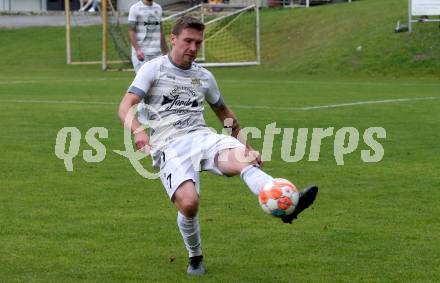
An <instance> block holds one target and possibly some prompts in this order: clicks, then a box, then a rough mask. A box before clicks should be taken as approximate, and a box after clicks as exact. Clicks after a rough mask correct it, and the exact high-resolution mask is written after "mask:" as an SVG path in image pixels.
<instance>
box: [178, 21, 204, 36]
mask: <svg viewBox="0 0 440 283" xmlns="http://www.w3.org/2000/svg"><path fill="white" fill-rule="evenodd" d="M186 28H193V29H196V30H198V31H204V30H205V25H204V24H203V23H202V22H201V21H200V20H199V19H197V18H194V17H191V16H183V17H181V18H179V19H178V20H177V21H176V23H175V24H174V27H173V30H172V31H171V33H172V34H174V35H176V36H178V35H179V34H180V33H181V32H182V30H184V29H186Z"/></svg>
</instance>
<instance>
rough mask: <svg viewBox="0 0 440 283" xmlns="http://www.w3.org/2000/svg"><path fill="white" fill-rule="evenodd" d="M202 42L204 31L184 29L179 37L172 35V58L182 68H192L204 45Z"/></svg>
mask: <svg viewBox="0 0 440 283" xmlns="http://www.w3.org/2000/svg"><path fill="white" fill-rule="evenodd" d="M202 41H203V31H199V30H196V29H193V28H186V29H183V30H182V32H181V33H180V34H179V35H178V36H176V35H174V34H171V38H170V42H171V46H172V50H171V58H172V59H173V61H174V62H175V63H176V64H178V65H180V66H182V67H189V66H191V64H192V62H193V61H194V60H195V59H196V58H197V52H198V51H199V48H200V46H201V45H202Z"/></svg>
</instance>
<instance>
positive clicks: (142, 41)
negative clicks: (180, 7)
mask: <svg viewBox="0 0 440 283" xmlns="http://www.w3.org/2000/svg"><path fill="white" fill-rule="evenodd" d="M161 20H162V7H161V6H160V5H159V4H157V3H155V2H153V4H152V5H145V4H144V2H142V0H141V1H139V2H137V3H136V4H133V5H132V6H131V7H130V12H129V14H128V22H129V23H131V24H135V25H136V36H137V44H138V46H139V48H140V49H141V50H142V52H143V53H144V54H145V55H160V54H161V49H160V22H161ZM132 52H134V48H133V47H132Z"/></svg>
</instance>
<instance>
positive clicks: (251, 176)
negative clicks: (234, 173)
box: [240, 165, 273, 196]
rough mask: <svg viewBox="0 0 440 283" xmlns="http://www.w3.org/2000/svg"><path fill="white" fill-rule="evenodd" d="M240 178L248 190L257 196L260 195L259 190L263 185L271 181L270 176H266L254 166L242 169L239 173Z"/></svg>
mask: <svg viewBox="0 0 440 283" xmlns="http://www.w3.org/2000/svg"><path fill="white" fill-rule="evenodd" d="M240 177H241V178H242V179H243V181H244V182H245V183H246V185H247V186H248V187H249V189H251V191H252V192H253V193H254V194H256V195H257V196H258V195H260V190H261V189H262V188H263V187H264V185H265V184H266V183H267V182H269V181H272V180H273V178H272V176H269V175H267V174H266V173H264V172H263V171H262V170H261V169H260V168H259V167H258V166H255V165H249V166H247V167H246V168H244V169H243V170H242V171H241V173H240Z"/></svg>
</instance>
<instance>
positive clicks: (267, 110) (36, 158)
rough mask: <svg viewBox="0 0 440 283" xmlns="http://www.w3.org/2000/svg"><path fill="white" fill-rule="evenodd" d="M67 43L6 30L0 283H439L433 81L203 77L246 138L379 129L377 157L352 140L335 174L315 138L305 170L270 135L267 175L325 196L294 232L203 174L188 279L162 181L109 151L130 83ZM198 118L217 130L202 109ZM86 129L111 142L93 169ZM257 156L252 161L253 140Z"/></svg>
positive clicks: (52, 32)
mask: <svg viewBox="0 0 440 283" xmlns="http://www.w3.org/2000/svg"><path fill="white" fill-rule="evenodd" d="M361 2H363V1H361ZM365 2H369V1H365ZM373 2H374V1H373ZM359 4H360V3H359ZM310 11H312V9H311V10H310ZM270 13H274V12H272V11H271V12H270ZM281 13H285V12H284V11H282V12H281ZM295 13H296V12H295ZM263 15H264V14H263ZM263 18H264V16H263ZM62 34H63V32H62V29H57V28H47V29H25V30H0V37H1V38H2V39H3V38H5V39H8V40H6V41H2V45H1V46H0V51H1V54H9V55H10V56H5V55H2V56H1V57H0V58H1V59H0V61H1V62H0V72H1V77H0V127H1V129H2V133H1V138H0V156H1V163H0V212H1V213H0V215H1V217H0V242H1V245H0V281H5V282H16V281H55V282H76V281H100V282H102V281H105V282H120V281H141V282H186V281H191V282H192V281H203V282H323V281H326V282H342V281H344V282H353V281H367V282H406V281H417V282H435V281H438V274H439V273H440V270H439V266H440V265H439V263H440V262H439V257H438V255H439V253H440V250H439V247H438V243H439V240H440V239H439V235H440V225H439V224H440V223H439V218H438V215H440V209H439V207H438V205H437V204H438V199H439V198H440V193H439V191H438V187H439V185H440V176H439V172H440V171H439V170H440V162H439V161H438V156H439V155H440V150H439V146H438V140H439V138H440V134H439V133H440V127H439V123H438V121H439V120H440V114H439V113H440V94H439V89H440V81H438V79H435V78H433V77H432V76H431V75H430V74H427V75H426V76H420V77H418V78H408V77H409V75H410V74H411V73H409V72H407V73H406V74H407V75H408V76H404V75H402V78H397V79H396V78H390V77H382V78H380V79H379V78H375V79H372V78H370V77H365V73H368V71H365V72H363V73H361V74H360V75H359V76H357V75H356V76H355V75H353V74H352V72H351V71H350V72H349V74H346V75H338V74H337V75H334V76H330V75H325V74H318V75H310V76H305V75H301V74H300V73H292V71H289V72H288V73H281V72H277V71H273V70H272V71H271V68H272V67H267V66H262V67H259V68H249V69H248V68H245V69H217V70H213V71H214V73H215V75H216V77H217V80H218V83H219V86H220V89H221V91H222V93H223V95H224V98H225V101H226V102H227V103H228V104H229V105H231V107H232V108H233V109H234V111H235V112H236V114H237V115H238V117H239V118H240V121H241V124H242V125H243V126H255V127H257V128H259V129H261V130H264V128H265V126H266V125H267V124H269V123H273V122H276V123H277V126H278V127H280V128H295V129H296V130H297V129H298V128H308V129H309V130H310V131H311V130H312V129H313V128H328V127H334V128H335V130H336V129H340V128H342V127H355V128H356V129H358V130H359V132H360V133H361V134H362V133H363V131H364V130H365V129H366V128H368V127H373V126H375V127H378V126H380V127H383V128H385V129H386V133H387V137H386V139H384V140H379V142H380V143H381V144H382V145H383V147H384V150H385V154H384V158H383V160H382V161H380V162H378V163H364V162H363V161H362V160H361V157H360V151H361V150H362V149H368V147H367V146H366V145H365V144H364V143H363V140H362V136H361V139H360V144H359V147H358V148H357V150H356V151H355V152H353V153H351V154H349V155H347V156H346V158H345V165H343V166H337V165H336V162H335V159H334V156H333V146H334V135H333V137H330V138H326V139H324V140H323V142H322V145H321V153H320V159H319V161H318V162H309V161H308V160H307V156H308V153H309V149H310V133H309V139H308V146H307V148H306V157H304V159H303V160H301V161H299V162H297V163H286V162H284V161H283V160H282V159H281V156H280V149H281V136H280V135H279V136H276V137H275V142H274V151H273V155H272V161H270V162H266V164H265V170H266V171H267V172H268V173H269V174H272V175H274V176H276V177H284V178H288V179H290V180H292V181H293V182H294V183H295V184H296V185H297V186H299V187H303V186H305V185H307V184H310V183H316V184H318V185H319V186H320V194H319V196H318V199H317V201H316V203H315V205H314V206H313V208H312V209H308V210H307V211H306V212H304V214H302V215H301V218H300V219H299V220H298V221H296V222H294V224H293V225H286V224H282V223H281V221H279V220H278V219H273V218H271V217H269V216H267V215H265V214H264V213H263V212H262V210H261V209H260V208H259V205H258V202H257V200H256V198H255V197H254V196H253V195H252V194H251V193H250V192H249V191H248V189H247V188H246V186H245V185H244V184H243V183H242V182H241V180H240V179H239V178H222V177H218V176H213V175H210V174H203V175H202V195H201V211H200V217H201V229H202V241H203V248H204V253H205V256H206V267H207V271H208V273H207V275H206V276H204V277H203V278H188V277H187V275H186V273H185V269H186V263H187V258H186V251H185V249H184V246H183V243H182V241H181V238H180V234H179V231H178V229H177V225H176V210H175V209H174V208H173V206H172V205H171V203H170V202H169V201H168V200H167V196H166V193H165V192H164V190H163V188H162V186H161V184H160V182H159V180H145V179H143V178H141V177H140V176H139V175H138V174H137V173H136V172H135V170H134V169H133V168H132V167H131V165H130V163H129V162H128V160H127V159H125V158H123V157H121V156H119V155H117V154H115V153H113V152H112V150H114V149H119V150H122V149H123V148H124V147H123V134H122V126H121V124H120V122H119V121H118V119H117V116H116V110H117V104H118V102H119V100H120V99H121V97H122V95H123V94H124V92H125V90H126V89H127V87H128V85H129V84H130V82H131V80H132V78H133V75H132V74H130V73H117V72H106V73H103V72H100V71H99V70H98V68H97V67H94V66H85V67H79V66H66V65H64V57H63V51H64V49H63V44H62V43H63V38H62ZM286 64H287V63H286ZM433 64H434V63H433ZM405 68H406V69H405ZM409 69H410V66H408V65H402V70H403V71H402V72H404V71H405V70H409ZM402 99H407V100H406V101H404V100H402ZM416 99H420V100H416ZM383 100H387V102H383V103H376V104H367V103H365V102H374V101H383ZM357 102H363V103H361V104H358V105H345V106H341V107H335V108H317V109H312V110H305V109H302V108H303V107H309V106H328V105H339V104H352V103H357ZM206 119H207V122H208V124H209V125H211V126H214V127H216V128H217V129H220V125H219V124H218V122H217V121H216V120H215V117H214V115H213V114H212V113H211V112H210V110H207V114H206ZM67 126H69V127H77V128H78V129H79V130H80V131H81V133H82V140H81V146H80V152H79V154H78V156H77V157H76V158H75V159H74V160H73V167H74V171H73V172H67V171H66V170H65V168H64V165H63V161H62V160H60V159H58V158H57V157H56V156H55V153H54V147H55V138H56V135H57V132H58V131H59V130H60V129H61V128H62V127H67ZM91 127H105V128H107V129H108V132H109V136H108V138H107V139H101V142H102V143H103V144H104V145H105V147H106V149H107V153H106V157H105V159H104V160H103V161H102V162H100V163H87V162H85V161H84V160H83V158H82V151H83V150H89V149H91V147H90V146H89V145H88V144H87V143H86V142H85V139H84V135H85V133H86V131H87V130H88V129H89V128H91ZM252 144H253V145H254V146H255V148H257V149H261V148H262V140H259V139H254V140H252ZM145 163H146V167H148V166H149V165H148V164H147V163H149V161H145ZM148 168H149V167H148Z"/></svg>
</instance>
